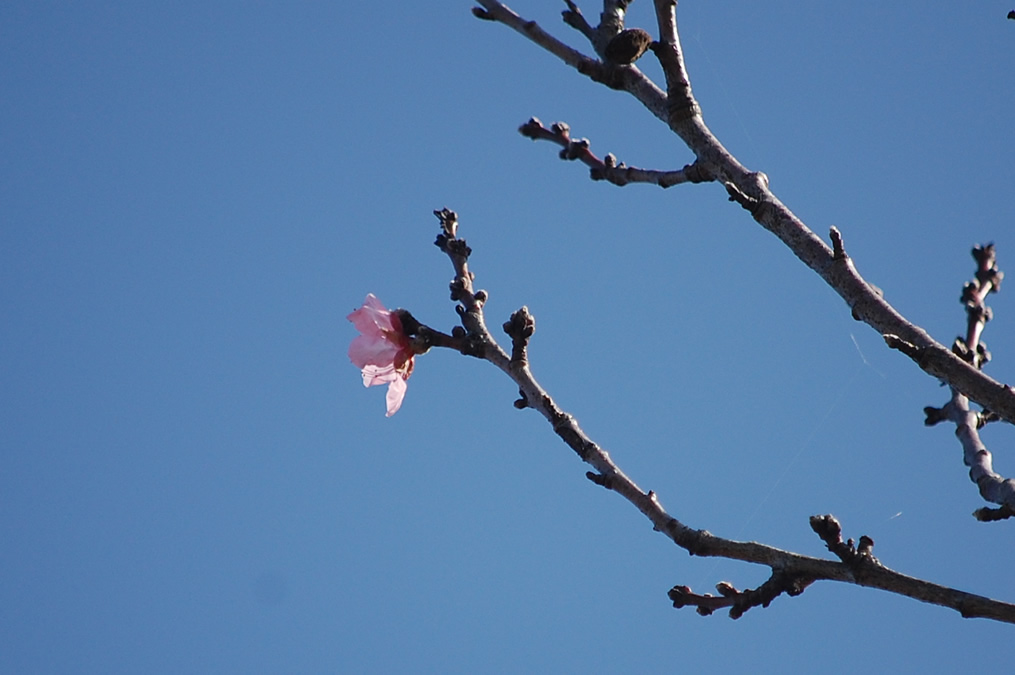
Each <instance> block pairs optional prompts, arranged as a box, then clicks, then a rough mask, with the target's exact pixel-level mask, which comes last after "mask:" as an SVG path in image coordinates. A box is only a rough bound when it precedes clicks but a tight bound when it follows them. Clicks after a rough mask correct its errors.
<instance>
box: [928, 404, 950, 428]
mask: <svg viewBox="0 0 1015 675" xmlns="http://www.w3.org/2000/svg"><path fill="white" fill-rule="evenodd" d="M923 414H924V415H926V416H927V417H926V419H924V420H923V424H924V426H928V427H932V426H934V425H935V424H938V423H939V422H944V421H945V420H947V419H948V414H947V413H946V411H945V409H944V408H935V407H934V406H925V407H924V409H923Z"/></svg>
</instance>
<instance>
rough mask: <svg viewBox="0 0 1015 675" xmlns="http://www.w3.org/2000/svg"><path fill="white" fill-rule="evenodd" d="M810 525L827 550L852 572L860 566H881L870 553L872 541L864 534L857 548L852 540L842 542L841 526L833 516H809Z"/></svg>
mask: <svg viewBox="0 0 1015 675" xmlns="http://www.w3.org/2000/svg"><path fill="white" fill-rule="evenodd" d="M810 523H811V529H812V530H814V533H815V534H817V535H818V536H819V537H821V540H822V541H823V542H825V546H826V547H828V550H829V551H831V552H832V553H834V554H835V555H836V556H838V558H839V559H840V560H842V562H844V563H846V564H847V565H849V566H850V567H851V568H852V569H853V570H854V571H856V570H857V569H858V567H859V566H860V565H862V564H869V563H873V564H875V565H880V564H881V563H880V561H878V559H877V558H875V557H874V555H873V554H872V553H871V551H872V550H873V549H874V540H873V539H871V538H870V537H868V536H867V535H866V534H865V535H863V536H861V537H860V542H859V545H858V546H856V545H854V542H853V540H852V539H850V540H848V541H846V542H844V541H842V526H841V525H840V524H839V521H838V520H836V519H835V516H832V515H824V516H811V518H810Z"/></svg>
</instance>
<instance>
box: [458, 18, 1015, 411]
mask: <svg viewBox="0 0 1015 675" xmlns="http://www.w3.org/2000/svg"><path fill="white" fill-rule="evenodd" d="M477 2H478V4H480V5H482V8H483V9H478V8H477V9H476V10H475V12H476V14H477V16H480V17H482V18H485V19H489V20H492V21H498V22H500V23H503V24H505V25H507V26H509V27H510V28H512V29H514V30H516V31H518V32H519V33H521V34H522V35H524V36H525V37H527V38H528V39H530V40H532V41H533V42H535V43H536V44H538V45H539V46H541V47H543V48H544V49H546V50H547V51H549V52H551V53H553V54H554V55H556V56H557V57H558V58H560V59H561V60H563V61H564V62H565V63H567V64H568V65H570V66H572V67H574V68H575V69H576V70H577V71H578V72H579V73H581V74H583V75H586V76H587V77H589V78H591V79H592V80H594V81H597V82H601V83H603V84H605V85H607V86H609V87H612V88H614V89H620V90H624V91H627V92H628V93H630V94H631V95H633V96H634V97H635V98H636V99H637V100H638V101H640V102H641V103H642V104H643V105H644V106H645V107H646V108H647V109H648V110H649V112H650V113H651V114H653V115H654V116H656V117H657V118H659V119H660V120H662V121H663V122H664V123H666V124H667V126H668V127H669V128H670V129H671V130H672V131H673V132H674V133H675V134H676V135H677V136H679V137H680V138H681V140H683V141H684V143H685V144H686V145H687V147H688V148H689V149H690V150H691V152H692V153H693V154H694V156H695V158H696V161H695V162H694V164H697V165H698V166H699V169H700V171H702V172H703V174H704V175H709V176H714V177H715V179H716V180H718V181H720V182H722V183H723V185H724V186H725V187H726V190H727V192H728V194H729V196H730V199H731V200H732V201H735V202H736V203H738V204H740V205H741V206H742V207H744V208H745V209H746V210H747V211H748V212H749V213H750V214H751V216H752V217H753V218H754V220H756V221H757V222H758V223H759V224H760V225H762V226H763V227H764V228H765V229H767V230H769V231H770V232H772V234H774V235H775V236H777V237H778V238H779V239H780V240H781V241H782V242H783V243H784V244H786V246H787V247H788V248H789V249H790V250H791V251H792V252H793V253H794V255H796V256H797V258H799V259H800V260H801V261H802V262H803V263H804V264H805V265H807V266H808V267H810V268H811V269H812V270H814V271H815V272H816V273H817V274H818V275H819V276H820V277H821V278H822V279H823V280H824V281H825V282H826V283H827V284H828V285H829V286H830V287H831V288H832V289H833V290H835V292H836V293H838V294H839V296H840V297H842V299H843V300H844V301H845V302H846V304H847V305H848V306H849V308H850V311H851V312H852V314H853V316H854V318H856V319H857V320H859V321H863V322H864V323H866V324H868V325H869V326H871V327H872V328H873V329H874V330H876V331H878V333H879V334H881V335H882V336H884V337H885V340H886V341H887V342H888V343H889V344H890V345H891V346H893V347H897V348H899V349H900V351H901V352H902V353H904V354H906V355H907V356H909V357H910V358H911V359H913V361H914V362H915V363H916V364H917V365H918V366H919V367H920V368H922V369H923V370H924V371H925V372H926V373H928V374H929V375H932V376H933V377H935V378H937V379H940V380H944V381H945V382H947V383H948V384H949V385H950V386H952V387H954V388H955V389H956V390H957V391H959V392H961V393H962V394H963V395H965V396H967V397H969V398H970V399H972V400H974V401H976V402H977V403H979V404H980V405H983V406H984V407H986V408H988V409H990V410H992V411H993V412H994V413H996V414H997V415H1000V416H1001V417H1003V418H1004V419H1006V420H1008V421H1009V422H1013V423H1015V390H1012V389H1011V388H1010V387H1006V386H1004V385H1002V384H1001V383H999V382H997V381H996V380H994V379H992V378H990V377H988V376H987V375H985V374H984V373H982V372H981V371H979V370H978V369H977V368H975V367H974V366H972V365H971V364H970V363H968V362H966V361H964V360H963V359H961V358H959V357H958V356H956V355H955V354H953V353H952V352H951V350H949V349H948V348H947V347H945V346H944V345H942V344H941V343H939V342H937V341H936V340H934V339H933V338H932V337H931V336H930V335H929V334H928V333H927V332H926V331H925V330H923V329H922V328H921V327H919V326H917V325H916V324H914V323H912V322H911V321H909V320H907V319H906V318H905V317H903V316H902V315H901V314H900V313H899V312H898V311H897V310H896V309H895V308H894V307H893V306H892V305H891V304H889V303H888V302H887V301H886V300H885V299H884V297H883V295H882V294H880V293H878V292H876V291H875V290H874V289H875V287H874V286H873V285H871V284H870V283H868V282H867V281H866V280H865V279H864V278H863V277H862V276H861V275H860V274H859V272H857V270H856V268H855V267H854V265H853V263H852V261H851V260H850V258H849V257H848V256H846V255H845V254H844V253H843V255H836V253H835V252H833V250H832V249H831V248H830V247H829V246H828V245H827V244H826V243H825V242H824V241H822V240H821V238H820V237H818V236H817V235H816V234H815V233H814V232H813V231H811V230H810V228H808V227H807V226H806V225H805V224H804V222H803V221H801V220H800V219H799V218H798V217H797V216H796V215H795V214H794V213H793V212H792V211H790V209H789V208H788V207H786V206H785V205H784V204H783V203H782V202H781V201H779V199H778V198H777V197H776V196H775V194H774V193H773V192H772V191H771V190H770V189H769V181H768V178H767V177H766V176H765V175H764V174H763V173H760V172H756V171H750V170H748V169H747V168H746V167H744V166H743V165H742V164H740V162H739V161H737V159H736V158H735V157H734V156H733V155H732V154H731V153H730V152H729V151H728V150H726V148H725V147H723V145H722V143H720V142H719V140H718V138H716V137H715V135H714V134H713V133H712V132H711V130H710V129H709V128H708V127H707V126H706V124H705V122H704V118H703V116H702V112H701V107H700V105H699V104H698V102H697V101H696V100H695V98H694V96H693V95H692V93H691V86H690V78H689V77H688V74H687V69H686V67H685V64H684V58H683V54H682V51H681V48H680V41H679V34H678V31H677V25H676V2H675V1H674V0H654V4H655V9H656V19H657V24H658V28H657V29H658V31H659V38H658V39H657V41H656V42H654V43H653V44H652V47H651V49H652V51H653V52H654V53H655V55H656V58H657V59H658V60H659V63H660V65H661V66H662V69H663V73H664V75H665V78H666V90H665V91H663V90H662V89H661V88H660V87H658V86H657V85H656V84H655V83H654V82H652V81H651V80H650V79H649V78H648V77H647V76H646V75H645V74H644V73H642V72H641V71H640V70H638V68H637V67H635V66H633V65H618V64H612V63H610V62H608V61H604V60H599V59H592V58H589V57H586V56H583V55H581V54H580V53H579V52H577V51H575V50H573V49H571V48H570V47H568V46H566V45H565V44H564V43H562V42H560V41H559V40H557V39H556V38H553V37H551V36H550V35H549V34H547V33H546V32H545V31H544V30H543V29H542V28H540V27H539V26H538V25H537V24H536V23H535V22H533V21H526V20H524V19H522V18H521V17H519V16H518V15H517V14H515V13H514V12H513V11H511V10H510V9H508V8H507V6H506V5H504V4H503V3H501V2H497V1H496V0H477ZM611 4H613V3H607V4H606V6H609V5H611ZM616 4H617V5H620V4H623V5H624V6H626V4H627V3H616ZM572 5H573V3H568V7H569V9H568V12H572V13H573V12H574V11H575V9H573V8H572ZM568 12H565V16H567V15H568ZM569 23H571V22H570V21H569ZM590 28H591V27H590ZM592 30H593V33H595V31H598V30H599V29H598V28H596V29H592ZM582 32H583V33H585V31H582ZM597 51H599V50H597Z"/></svg>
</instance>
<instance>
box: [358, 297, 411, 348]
mask: <svg viewBox="0 0 1015 675" xmlns="http://www.w3.org/2000/svg"><path fill="white" fill-rule="evenodd" d="M345 318H347V319H348V320H349V321H352V323H353V325H354V326H356V330H358V331H359V332H361V333H363V334H364V335H370V336H377V337H380V336H381V335H382V334H383V331H391V332H395V333H400V332H401V328H402V325H401V322H398V325H395V323H394V321H397V320H398V317H396V316H394V314H392V313H391V312H389V311H388V310H387V309H385V307H384V305H383V304H381V301H380V300H378V299H377V297H376V296H375V295H374V294H373V293H368V294H367V297H366V299H365V300H364V301H363V306H362V307H360V308H359V309H357V310H356V311H354V312H352V313H350V314H349V315H347V316H346V317H345ZM393 319H394V321H393Z"/></svg>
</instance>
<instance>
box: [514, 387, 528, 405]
mask: <svg viewBox="0 0 1015 675" xmlns="http://www.w3.org/2000/svg"><path fill="white" fill-rule="evenodd" d="M518 396H519V398H518V400H517V401H515V403H514V406H515V407H516V408H518V409H519V410H524V409H525V408H528V407H529V397H528V396H526V395H525V392H524V391H522V390H521V389H519V390H518Z"/></svg>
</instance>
